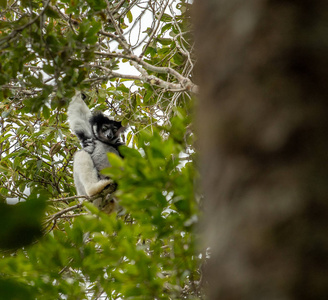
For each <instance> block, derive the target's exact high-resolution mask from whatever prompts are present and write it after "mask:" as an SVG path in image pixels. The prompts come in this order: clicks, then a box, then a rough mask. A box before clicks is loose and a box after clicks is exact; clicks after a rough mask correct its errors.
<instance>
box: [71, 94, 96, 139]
mask: <svg viewBox="0 0 328 300" xmlns="http://www.w3.org/2000/svg"><path fill="white" fill-rule="evenodd" d="M67 114H68V120H69V127H70V129H71V130H72V131H73V132H74V133H76V132H78V131H80V132H81V131H82V132H84V134H85V135H86V137H88V138H91V137H92V130H91V125H90V123H89V119H90V118H91V116H92V114H91V111H90V109H89V108H88V106H87V105H86V104H85V103H84V101H83V100H82V97H81V93H80V92H77V93H76V94H75V96H74V97H73V99H72V101H71V103H70V104H69V106H68V110H67Z"/></svg>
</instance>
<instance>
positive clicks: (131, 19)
mask: <svg viewBox="0 0 328 300" xmlns="http://www.w3.org/2000/svg"><path fill="white" fill-rule="evenodd" d="M126 16H127V17H128V20H129V23H131V22H132V21H133V16H132V13H131V10H129V11H128V12H127V13H126Z"/></svg>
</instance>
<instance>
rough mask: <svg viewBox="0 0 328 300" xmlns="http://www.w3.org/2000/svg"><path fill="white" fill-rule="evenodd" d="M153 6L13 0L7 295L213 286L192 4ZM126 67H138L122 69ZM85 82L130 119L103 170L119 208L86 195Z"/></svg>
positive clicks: (175, 295) (2, 122)
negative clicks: (79, 177)
mask: <svg viewBox="0 0 328 300" xmlns="http://www.w3.org/2000/svg"><path fill="white" fill-rule="evenodd" d="M146 4H147V5H145V3H143V2H142V1H139V0H138V1H137V0H135V1H102V0H88V1H78V0H77V1H66V0H62V1H44V2H41V1H17V2H14V1H8V2H4V3H2V2H0V6H1V7H2V10H1V14H0V31H1V38H0V54H1V58H2V59H1V65H0V85H1V90H0V99H1V102H0V111H1V118H0V128H1V137H0V158H1V161H0V172H1V177H0V205H1V211H0V219H1V220H0V225H1V228H3V229H4V230H3V231H2V232H1V234H0V247H1V248H2V252H1V259H0V290H1V293H0V299H22V298H24V299H98V298H99V299H100V298H101V299H105V297H108V299H194V298H197V299H198V298H201V297H202V291H201V288H200V281H201V280H200V272H199V267H200V264H201V260H202V256H201V255H200V254H199V253H198V252H197V250H196V249H195V233H194V230H193V229H194V225H195V224H196V223H197V219H198V203H197V201H196V199H195V190H194V181H195V180H196V174H195V169H194V164H193V153H194V150H193V142H194V135H193V133H192V123H191V121H192V120H191V118H190V114H191V111H192V92H193V91H194V90H195V89H196V86H195V85H194V84H193V83H192V81H191V80H192V69H193V55H192V43H191V42H190V41H191V37H190V32H189V30H190V29H189V22H188V19H189V17H188V9H189V6H190V4H188V3H187V2H185V1H180V2H179V3H178V4H177V5H173V4H174V1H167V2H166V1H163V2H162V3H158V2H157V1H149V2H147V3H146ZM147 14H148V15H149V14H150V15H151V16H153V17H152V21H148V23H149V27H148V28H143V29H142V30H140V31H139V32H138V31H136V29H135V28H139V27H142V26H141V25H142V24H143V23H142V21H143V22H144V21H145V17H144V15H147ZM138 30H139V29H138ZM142 31H143V32H142ZM131 35H137V36H139V37H140V38H139V39H138V40H137V41H134V42H133V43H132V42H131V39H130V38H131ZM136 54H137V55H136ZM126 64H129V65H130V66H131V68H134V69H135V70H137V71H138V75H135V72H133V71H131V68H130V69H129V72H131V74H130V75H124V74H122V73H119V72H116V71H117V70H118V71H120V70H121V68H122V66H123V65H126ZM131 80H132V81H131ZM76 89H80V90H84V91H85V92H86V94H87V95H88V98H87V104H88V105H89V107H90V108H91V109H99V110H104V111H107V112H110V113H111V114H112V115H113V116H115V118H117V119H120V120H123V123H124V124H125V125H128V126H129V131H128V132H127V134H126V143H127V144H128V146H129V147H124V148H123V149H122V152H123V153H124V156H125V158H124V159H121V158H119V157H117V156H113V155H109V160H110V162H111V164H112V167H111V168H109V169H107V170H104V173H105V174H107V175H109V176H110V177H111V178H112V179H114V180H115V181H116V182H117V184H118V190H117V191H116V197H117V198H118V199H119V200H120V204H121V205H122V206H123V207H124V210H125V212H124V214H122V215H120V216H117V215H116V214H113V215H110V216H109V215H106V214H103V213H101V212H100V211H98V209H96V208H95V207H94V206H93V205H91V204H90V203H89V202H88V200H87V199H84V198H83V197H82V198H81V197H80V198H78V197H76V196H75V188H74V184H73V178H72V157H73V155H74V152H75V151H76V150H77V148H79V145H78V140H77V138H76V137H74V136H73V135H72V134H71V133H70V131H69V128H68V124H67V116H66V108H67V105H68V102H69V100H70V98H71V97H72V95H73V94H74V92H75V90H76ZM17 201H18V202H20V203H18V204H15V205H9V204H8V203H17ZM41 235H42V236H41ZM36 239H37V242H36ZM22 295H24V296H22Z"/></svg>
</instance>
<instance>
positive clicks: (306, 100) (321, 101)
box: [194, 0, 328, 300]
mask: <svg viewBox="0 0 328 300" xmlns="http://www.w3.org/2000/svg"><path fill="white" fill-rule="evenodd" d="M194 28H195V38H196V48H197V54H198V65H197V78H198V79H197V81H198V82H197V84H199V86H200V97H199V101H198V105H197V107H196V111H197V122H196V123H197V127H198V149H199V152H200V166H201V167H200V171H201V178H202V189H203V192H204V195H205V217H204V221H203V227H202V229H201V230H202V232H203V235H204V245H205V246H209V247H210V259H209V261H208V263H207V264H206V266H205V268H204V273H205V282H207V283H206V284H207V285H208V288H209V291H208V293H209V299H229V300H234V299H266V300H268V299H269V300H270V299H328V114H327V112H328V83H327V78H328V56H327V55H328V1H326V0H322V1H320V0H312V1H305V0H304V1H291V0H289V1H288V0H287V1H278V0H276V1H274V0H271V1H269V0H262V1H260V0H250V1H244V0H231V1H223V0H195V5H194Z"/></svg>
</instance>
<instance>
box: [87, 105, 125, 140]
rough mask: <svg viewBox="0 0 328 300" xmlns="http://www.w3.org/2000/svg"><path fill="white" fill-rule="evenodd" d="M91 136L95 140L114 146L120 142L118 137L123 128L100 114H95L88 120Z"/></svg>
mask: <svg viewBox="0 0 328 300" xmlns="http://www.w3.org/2000/svg"><path fill="white" fill-rule="evenodd" d="M90 124H91V127H92V132H93V135H94V136H95V138H96V139H98V140H100V141H102V142H104V143H106V144H112V145H113V144H116V143H119V142H120V135H121V134H122V133H123V132H124V130H125V127H123V126H122V124H121V122H118V121H114V120H111V119H110V118H108V117H106V116H105V115H103V113H102V112H96V113H95V114H94V115H93V116H92V117H91V119H90Z"/></svg>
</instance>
